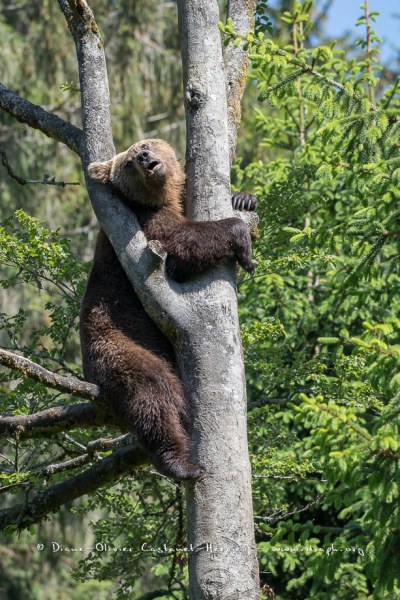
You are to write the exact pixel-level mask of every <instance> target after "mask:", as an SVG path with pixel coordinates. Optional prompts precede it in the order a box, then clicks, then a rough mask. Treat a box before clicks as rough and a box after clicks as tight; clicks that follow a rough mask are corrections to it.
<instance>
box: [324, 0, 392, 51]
mask: <svg viewBox="0 0 400 600" xmlns="http://www.w3.org/2000/svg"><path fill="white" fill-rule="evenodd" d="M362 4H363V2H362V0H334V2H333V5H332V8H331V9H330V11H329V13H328V21H327V24H326V32H327V33H328V34H329V35H331V36H333V37H334V36H336V35H340V34H342V33H344V32H346V31H350V32H352V33H353V35H354V32H355V34H358V30H359V29H361V27H354V23H355V22H356V21H357V19H358V17H359V16H361V14H362V12H363V11H362V10H361V9H360V6H361V5H362ZM316 5H317V6H321V0H317V2H316ZM369 10H370V12H371V11H378V12H379V13H380V15H379V16H377V20H376V23H374V29H375V32H376V34H377V35H378V36H379V37H380V38H381V39H382V42H383V45H382V59H383V60H385V61H390V60H391V59H393V57H394V56H395V54H396V49H397V55H398V54H399V49H400V0H369ZM396 14H397V15H398V18H395V15H396ZM360 34H361V31H360Z"/></svg>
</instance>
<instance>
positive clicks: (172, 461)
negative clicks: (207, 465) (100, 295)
mask: <svg viewBox="0 0 400 600" xmlns="http://www.w3.org/2000/svg"><path fill="white" fill-rule="evenodd" d="M112 337H113V338H114V339H113V342H114V343H113V344H111V340H110V338H108V340H107V350H108V351H109V350H110V349H111V345H112V346H113V351H112V352H111V353H110V354H109V355H108V356H107V357H106V356H105V354H104V346H103V348H102V349H103V352H102V356H101V367H100V371H101V376H100V377H96V380H97V381H98V382H100V381H101V388H102V390H103V392H104V394H105V395H106V396H107V397H108V398H109V400H110V401H111V402H112V406H113V409H114V412H115V415H116V417H117V419H118V421H119V422H120V424H121V426H122V427H124V428H127V429H129V430H130V431H132V432H133V433H135V434H136V436H137V438H138V440H139V441H140V442H141V443H142V444H143V446H144V447H145V448H146V449H147V450H148V451H149V453H150V458H151V461H152V463H153V464H154V466H155V467H156V468H157V469H158V470H159V471H160V473H162V474H164V475H166V476H168V477H171V478H173V479H177V480H183V479H196V478H199V477H201V476H202V475H203V474H204V469H203V467H201V466H199V465H195V464H192V463H191V462H190V461H189V456H188V455H189V439H188V434H187V432H186V431H185V429H184V427H183V421H184V419H185V414H186V413H187V406H186V400H185V397H184V394H183V390H182V385H181V382H180V381H179V378H178V377H177V375H176V374H175V373H174V370H173V367H172V366H171V365H170V364H169V363H168V362H167V361H166V360H164V359H163V358H161V357H159V356H157V355H156V354H154V353H153V352H150V351H148V350H147V349H145V348H143V347H142V346H139V345H138V344H136V343H135V342H133V340H131V339H129V338H127V337H125V336H124V335H123V334H121V333H120V332H119V334H114V336H112ZM117 338H118V339H117ZM107 354H108V352H107ZM96 370H97V369H96ZM97 371H98V373H99V370H97ZM99 380H100V381H99Z"/></svg>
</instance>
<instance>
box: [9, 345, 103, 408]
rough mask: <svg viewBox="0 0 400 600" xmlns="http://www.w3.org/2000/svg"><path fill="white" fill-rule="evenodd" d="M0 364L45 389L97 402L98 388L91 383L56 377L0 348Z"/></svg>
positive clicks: (72, 378)
mask: <svg viewBox="0 0 400 600" xmlns="http://www.w3.org/2000/svg"><path fill="white" fill-rule="evenodd" d="M0 364H2V365H4V366H5V367H9V368H10V369H15V370H16V371H19V372H20V373H21V374H22V375H23V376H24V377H30V378H31V379H34V380H35V381H40V383H43V384H44V385H46V386H47V387H51V388H54V389H55V390H59V391H60V392H65V393H67V394H72V396H79V397H80V398H87V399H88V400H97V399H98V398H99V396H100V391H99V388H98V386H97V385H94V384H93V383H89V382H87V381H81V380H80V379H76V378H75V377H64V376H62V375H56V373H53V372H52V371H48V370H47V369H45V368H44V367H41V366H40V365H38V364H37V363H34V362H32V361H31V360H29V358H25V357H24V356H18V355H17V354H13V353H12V352H9V351H8V350H4V349H3V348H0Z"/></svg>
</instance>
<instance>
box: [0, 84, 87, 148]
mask: <svg viewBox="0 0 400 600" xmlns="http://www.w3.org/2000/svg"><path fill="white" fill-rule="evenodd" d="M0 109H1V110H3V111H4V112H6V113H8V114H9V115H11V116H12V117H14V118H15V119H17V121H19V122H20V123H25V124H26V125H29V126H30V127H33V128H34V129H39V131H41V132H42V133H44V134H45V135H47V137H50V138H52V139H53V140H57V142H62V143H63V144H65V145H66V146H68V147H69V148H71V150H73V151H74V152H76V154H78V155H80V154H81V148H82V142H83V132H82V130H81V129H79V127H75V125H72V123H68V121H64V120H63V119H61V118H60V117H58V116H57V115H54V114H52V113H49V112H47V111H46V110H44V108H42V107H41V106H37V105H36V104H32V103H31V102H29V101H28V100H25V99H24V98H21V97H20V96H18V94H16V93H15V92H12V91H11V90H9V89H8V88H6V87H5V86H4V85H3V84H1V83H0Z"/></svg>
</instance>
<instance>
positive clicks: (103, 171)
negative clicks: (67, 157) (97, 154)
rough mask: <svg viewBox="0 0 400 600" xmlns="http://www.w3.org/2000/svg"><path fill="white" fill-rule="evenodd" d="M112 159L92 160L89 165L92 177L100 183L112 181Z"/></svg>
mask: <svg viewBox="0 0 400 600" xmlns="http://www.w3.org/2000/svg"><path fill="white" fill-rule="evenodd" d="M111 164H112V160H107V161H106V162H92V163H90V165H89V166H88V173H89V175H90V177H91V178H92V179H94V180H95V181H99V182H100V183H110V173H111Z"/></svg>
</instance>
